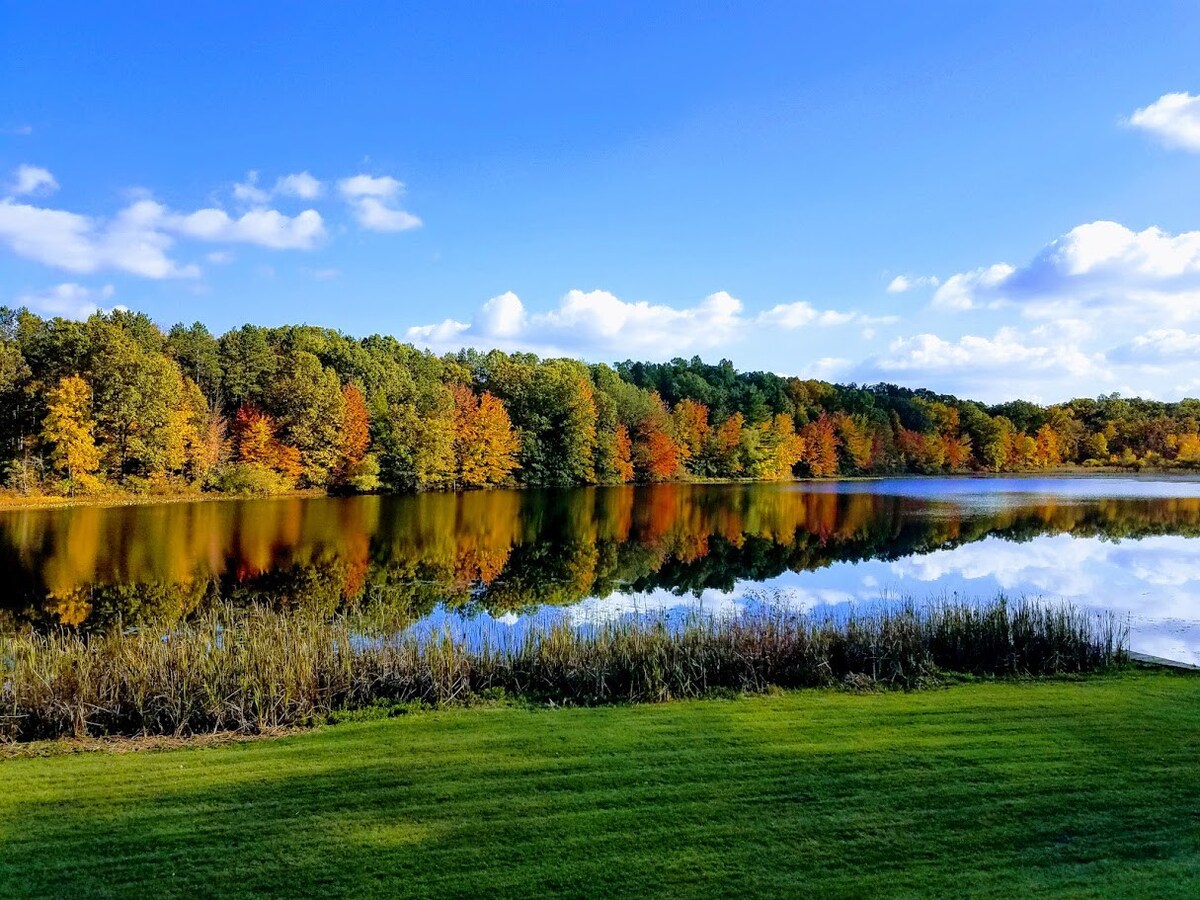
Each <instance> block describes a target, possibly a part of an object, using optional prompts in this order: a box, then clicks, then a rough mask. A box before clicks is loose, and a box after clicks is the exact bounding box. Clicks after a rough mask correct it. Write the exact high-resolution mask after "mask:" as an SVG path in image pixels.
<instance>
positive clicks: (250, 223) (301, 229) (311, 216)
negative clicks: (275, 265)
mask: <svg viewBox="0 0 1200 900" xmlns="http://www.w3.org/2000/svg"><path fill="white" fill-rule="evenodd" d="M140 204H149V205H152V206H155V207H157V210H156V212H157V214H158V215H159V217H160V218H159V221H160V223H161V225H162V227H163V228H165V229H167V230H170V231H173V232H175V233H177V234H180V235H183V236H186V237H190V238H196V239H197V240H204V241H222V242H228V243H245V244H256V245H258V246H260V247H269V248H271V249H274V250H310V249H312V248H313V247H314V246H316V245H317V244H318V243H319V242H320V241H321V239H322V238H324V237H325V222H324V220H323V219H322V218H321V214H320V213H319V212H317V211H316V210H315V209H306V210H304V212H302V213H299V214H297V215H295V216H287V215H284V214H283V213H281V212H279V211H278V210H275V209H252V210H250V211H249V212H247V213H243V214H242V215H241V216H239V217H238V218H236V219H235V218H232V217H231V216H230V215H229V213H227V212H225V210H223V209H214V208H209V209H200V210H197V211H196V212H194V213H188V214H186V215H184V214H179V213H171V212H169V211H168V210H167V209H166V208H165V207H162V206H159V205H158V204H156V203H154V202H153V201H150V200H143V201H140ZM153 214H154V213H149V212H148V215H153Z"/></svg>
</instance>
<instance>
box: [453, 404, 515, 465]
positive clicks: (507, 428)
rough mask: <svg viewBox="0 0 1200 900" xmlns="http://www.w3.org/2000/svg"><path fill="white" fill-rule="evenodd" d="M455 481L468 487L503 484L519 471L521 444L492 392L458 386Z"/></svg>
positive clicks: (455, 411)
mask: <svg viewBox="0 0 1200 900" xmlns="http://www.w3.org/2000/svg"><path fill="white" fill-rule="evenodd" d="M453 395H454V480H455V483H456V484H460V485H462V486H464V487H486V486H490V485H497V484H503V483H504V482H505V481H506V480H507V479H508V477H509V475H511V474H512V472H513V471H514V470H515V469H516V468H517V465H518V463H517V454H518V453H519V451H520V441H519V440H518V439H517V435H516V433H515V432H514V431H513V427H512V421H511V420H510V419H509V417H508V413H507V412H506V411H505V409H504V405H503V404H502V403H501V402H500V401H499V400H498V399H497V398H496V397H495V396H494V395H493V394H491V393H489V392H488V391H484V392H483V393H482V394H480V395H479V396H476V395H475V392H474V391H472V390H471V389H470V388H469V387H467V386H466V385H461V384H460V385H455V387H454V388H453Z"/></svg>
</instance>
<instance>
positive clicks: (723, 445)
mask: <svg viewBox="0 0 1200 900" xmlns="http://www.w3.org/2000/svg"><path fill="white" fill-rule="evenodd" d="M745 422H746V420H745V418H744V417H743V416H742V414H741V413H740V412H738V413H734V414H733V415H732V416H730V417H729V418H727V419H726V420H725V421H723V422H722V423H721V424H720V425H719V426H717V430H716V431H715V432H714V433H713V441H712V443H713V456H714V458H715V463H716V473H715V474H718V475H722V476H724V477H726V478H736V477H738V476H740V475H741V474H742V472H743V471H744V469H745V466H744V465H743V462H742V458H741V447H742V432H743V430H744V429H745Z"/></svg>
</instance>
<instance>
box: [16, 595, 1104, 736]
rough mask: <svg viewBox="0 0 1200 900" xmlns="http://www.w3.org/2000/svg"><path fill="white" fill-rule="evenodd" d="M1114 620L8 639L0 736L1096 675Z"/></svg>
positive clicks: (928, 619) (247, 616)
mask: <svg viewBox="0 0 1200 900" xmlns="http://www.w3.org/2000/svg"><path fill="white" fill-rule="evenodd" d="M1126 643H1127V634H1126V630H1125V629H1123V628H1121V627H1120V625H1119V623H1118V622H1117V621H1116V620H1115V619H1114V618H1112V617H1111V616H1108V617H1105V616H1095V615H1090V614H1087V613H1084V612H1082V611H1080V610H1077V609H1074V608H1072V607H1068V606H1044V605H1041V604H1037V603H1033V602H1027V601H1020V602H1017V603H1010V602H1007V601H1005V600H1004V599H1003V598H1001V599H998V600H997V601H995V602H992V603H988V604H984V605H982V606H972V605H969V604H966V603H960V602H953V603H939V604H934V605H931V606H928V607H923V608H918V607H915V606H911V605H908V606H899V607H895V608H889V609H885V610H882V611H876V612H872V613H869V614H850V615H848V616H844V617H840V618H837V619H834V618H831V617H824V618H818V617H814V616H807V615H803V614H797V613H792V612H786V611H766V612H756V613H753V614H744V615H742V616H740V617H736V618H715V617H704V616H699V615H697V616H693V617H691V618H689V619H688V620H686V621H684V622H682V623H681V622H672V621H669V620H667V619H665V618H653V617H632V618H624V619H616V620H612V621H608V622H602V623H598V624H591V625H585V626H578V625H573V624H570V623H567V622H558V623H552V624H544V625H539V626H535V627H532V628H530V629H528V630H525V631H522V632H520V633H518V634H515V635H514V633H512V632H511V631H510V630H507V629H505V628H504V627H503V626H499V625H497V626H494V627H492V628H490V629H484V630H483V632H482V634H476V635H474V636H473V637H472V638H471V639H470V640H468V639H467V638H466V637H464V636H463V635H456V634H454V633H452V632H451V631H450V630H448V629H447V630H441V631H435V632H432V633H425V634H419V633H417V632H415V631H413V630H409V631H405V632H400V633H395V634H391V635H385V636H382V637H369V636H366V635H365V634H364V633H363V631H362V630H361V629H360V628H359V627H357V626H356V623H355V621H354V619H352V618H348V617H339V618H335V619H333V620H331V621H330V620H316V619H313V618H308V617H304V616H297V615H288V614H281V613H277V612H272V611H269V610H266V609H257V608H256V609H250V610H235V609H233V608H222V609H217V610H214V611H211V612H208V613H205V614H203V615H201V616H199V617H198V618H196V619H195V620H193V621H191V622H188V623H187V624H185V625H182V626H180V627H176V628H173V629H171V630H170V631H167V632H163V631H153V630H142V631H139V632H135V633H122V632H120V631H112V632H109V633H104V634H95V635H81V634H77V633H73V632H68V631H61V632H56V633H50V634H38V633H34V632H26V633H22V634H16V635H9V636H5V637H0V681H2V689H0V740H7V741H19V740H33V739H42V738H56V737H65V736H74V737H87V736H102V735H174V736H187V735H194V734H200V733H209V732H224V731H232V732H242V733H256V732H262V731H267V730H271V729H276V728H281V727H289V726H296V725H304V724H308V723H312V722H315V721H319V720H321V719H323V718H325V717H327V716H329V715H331V714H333V713H336V712H339V711H346V710H356V709H362V708H364V707H368V706H373V705H380V704H393V703H394V704H402V703H409V702H419V703H423V704H430V705H444V704H453V703H463V702H470V701H472V700H474V699H475V698H479V697H486V696H494V695H497V694H500V693H503V694H504V695H506V696H510V697H518V698H524V699H527V700H530V701H536V702H541V703H547V702H549V703H558V704H577V705H585V704H586V705H590V704H600V703H611V702H629V701H633V702H638V701H660V700H669V699H672V698H686V697H701V696H704V695H708V694H712V693H714V692H730V691H732V692H759V691H763V690H766V689H768V688H771V687H780V688H796V687H819V686H835V685H843V684H844V685H849V686H852V687H857V688H863V687H873V686H889V687H896V688H904V689H911V688H916V687H920V686H922V685H925V684H929V683H934V682H936V681H937V680H938V679H939V678H940V677H942V676H944V675H945V674H946V673H948V672H958V673H971V674H975V675H984V676H1022V675H1033V676H1044V675H1059V674H1067V673H1084V672H1095V671H1099V670H1103V669H1106V668H1109V667H1113V666H1117V665H1120V664H1121V663H1122V662H1123V661H1124V660H1125V658H1126Z"/></svg>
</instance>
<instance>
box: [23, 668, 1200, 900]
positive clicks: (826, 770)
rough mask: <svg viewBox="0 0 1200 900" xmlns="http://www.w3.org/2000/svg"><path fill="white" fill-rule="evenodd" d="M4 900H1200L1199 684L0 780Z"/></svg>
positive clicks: (139, 764)
mask: <svg viewBox="0 0 1200 900" xmlns="http://www.w3.org/2000/svg"><path fill="white" fill-rule="evenodd" d="M0 785H2V787H3V789H2V790H0V850H2V852H0V896H5V897H10V896H26V895H29V896H51V895H56V896H63V897H78V896H84V895H98V896H105V895H108V896H128V895H134V896H187V897H197V896H213V895H217V894H219V895H225V896H229V895H238V894H245V895H249V894H256V893H262V892H267V891H274V892H279V893H290V894H321V895H325V896H338V895H341V896H347V895H351V896H361V895H370V894H379V895H386V896H397V895H416V896H422V895H457V896H496V895H536V894H545V893H551V892H562V893H566V894H569V895H575V896H582V895H594V896H600V895H614V894H624V895H630V896H644V895H671V896H674V897H683V896H713V895H742V896H748V895H773V896H804V895H814V894H816V895H834V896H853V897H862V896H869V895H880V894H887V895H925V894H933V895H940V896H964V895H994V896H1005V897H1017V896H1019V897H1024V896H1031V895H1070V896H1093V895H1097V896H1098V895H1113V896H1143V897H1167V896H1188V897H1196V896H1200V678H1197V677H1195V676H1192V675H1186V674H1178V673H1165V672H1154V673H1149V672H1135V673H1129V674H1124V675H1120V676H1111V677H1096V678H1092V679H1088V680H1084V681H1080V682H1065V681H1060V682H1041V683H1025V684H1017V683H1003V684H973V685H961V686H956V687H953V688H950V689H947V690H935V691H927V692H921V693H912V694H882V695H861V696H860V695H851V694H843V693H833V692H824V691H807V692H795V693H786V694H779V695H775V696H769V697H756V698H748V699H739V700H730V701H717V700H713V701H700V702H687V703H674V704H665V705H659V706H636V707H607V708H601V709H574V710H562V709H559V710H527V709H520V708H502V707H489V708H476V709H465V710H453V711H445V712H437V713H420V714H417V715H411V716H404V717H400V718H394V719H388V720H383V721H375V722H361V723H356V724H345V725H339V726H336V727H331V728H325V729H322V730H320V731H317V732H314V733H309V734H300V735H297V736H294V737H290V738H286V739H283V740H278V741H260V742H253V743H244V744H237V745H232V746H223V747H213V748H208V749H188V750H176V751H167V752H154V753H149V752H148V753H129V754H109V753H90V754H75V755H70V756H58V757H51V758H43V759H10V760H7V761H3V762H0Z"/></svg>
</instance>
